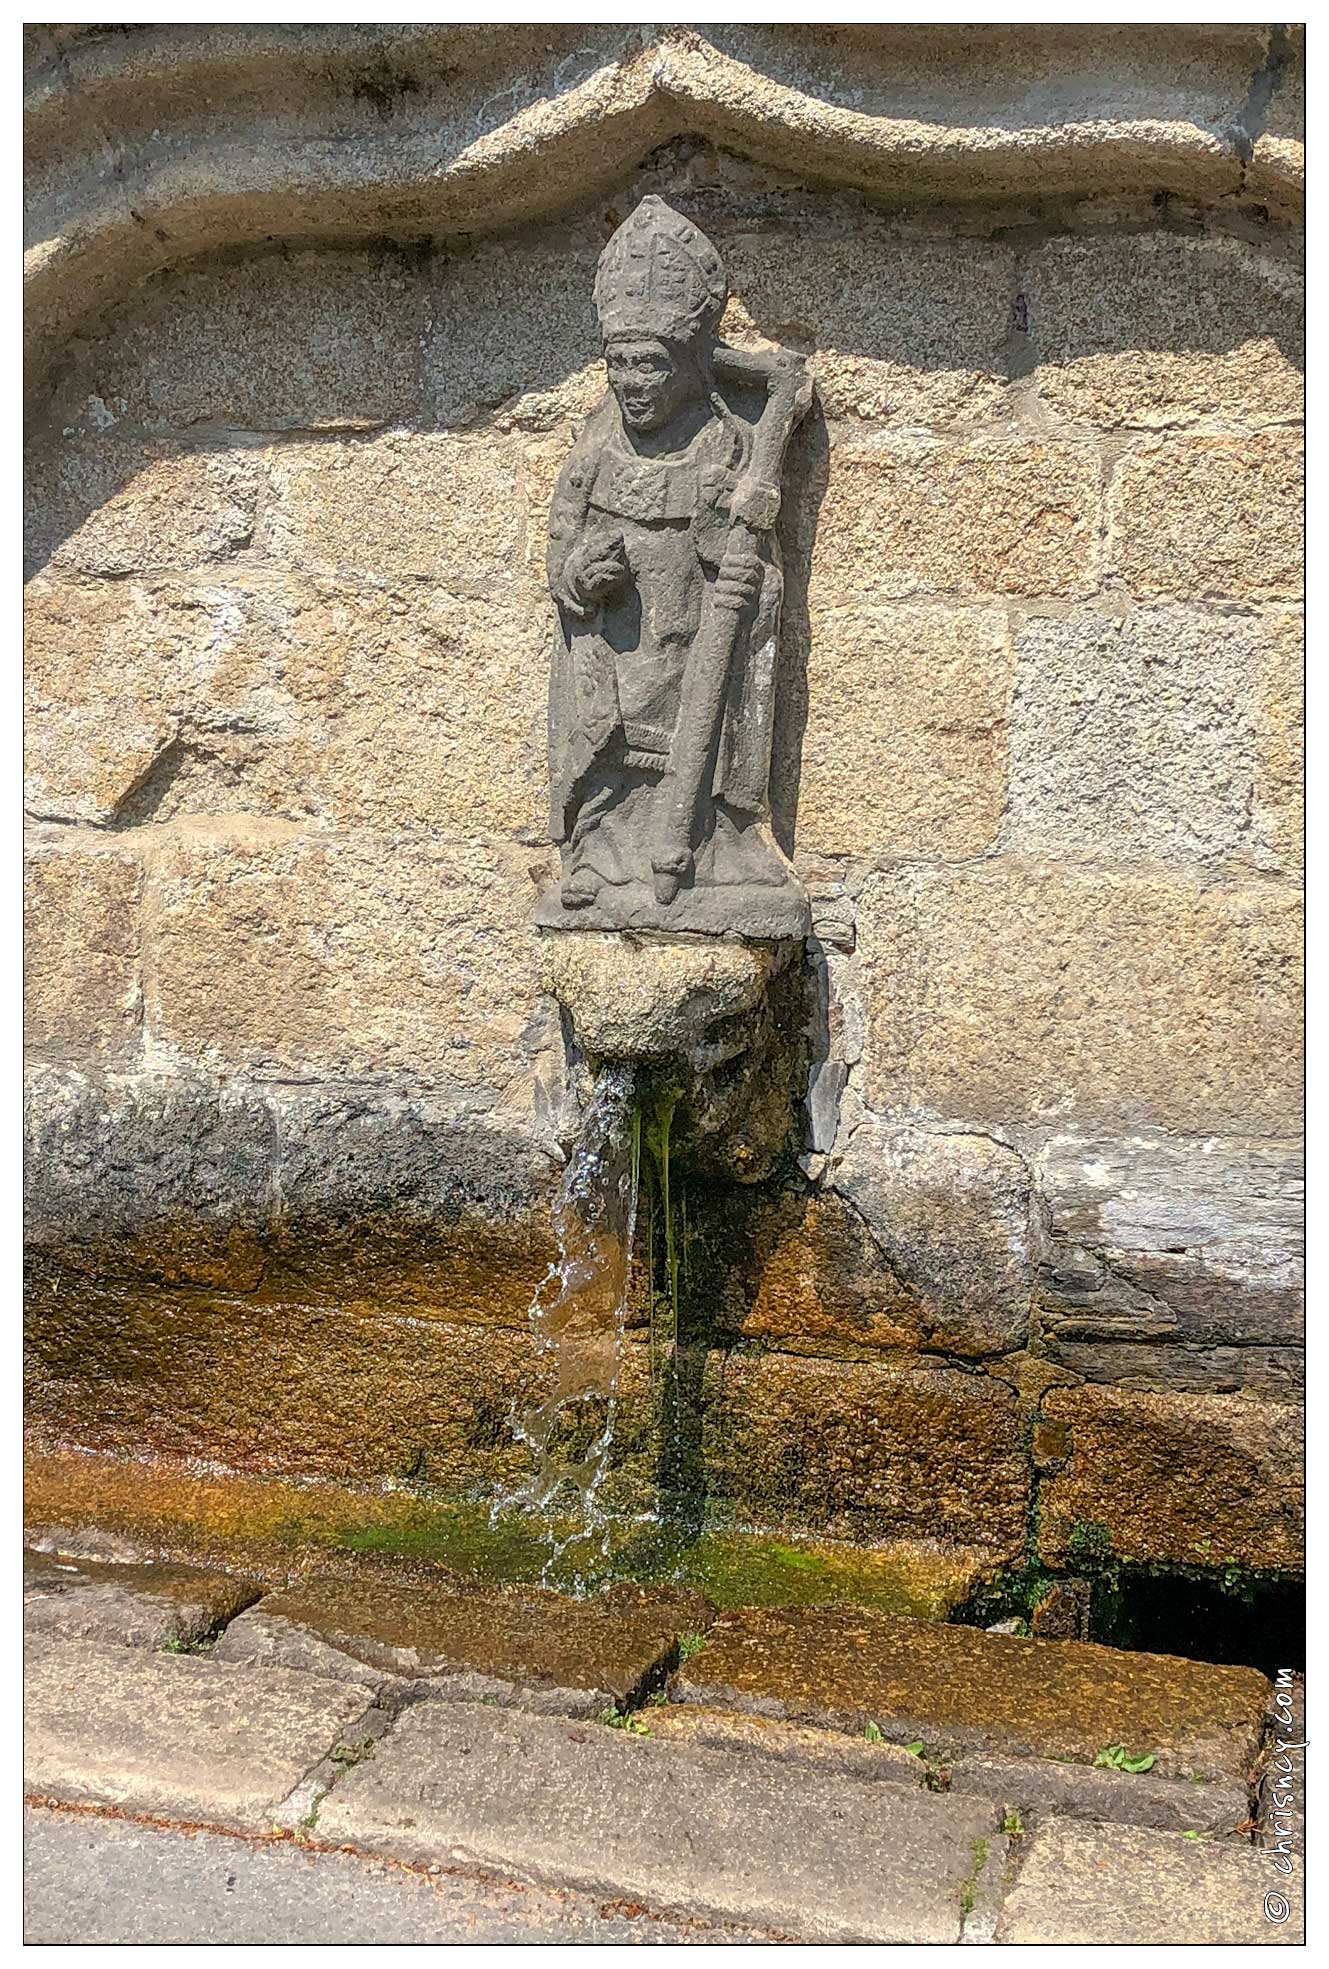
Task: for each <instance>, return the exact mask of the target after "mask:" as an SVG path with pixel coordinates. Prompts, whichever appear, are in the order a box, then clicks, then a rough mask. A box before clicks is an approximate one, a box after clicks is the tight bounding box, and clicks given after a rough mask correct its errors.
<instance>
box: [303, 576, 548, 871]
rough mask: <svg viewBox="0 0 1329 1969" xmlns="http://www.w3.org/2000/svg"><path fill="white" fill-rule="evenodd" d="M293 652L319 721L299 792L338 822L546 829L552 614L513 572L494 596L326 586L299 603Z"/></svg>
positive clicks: (314, 720) (470, 832)
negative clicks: (522, 593) (508, 585)
mask: <svg viewBox="0 0 1329 1969" xmlns="http://www.w3.org/2000/svg"><path fill="white" fill-rule="evenodd" d="M397 571H399V570H396V569H392V568H390V569H389V571H388V577H387V578H388V579H389V580H390V581H393V580H395V574H396V572H397ZM449 578H451V577H449ZM284 659H285V663H284V668H285V677H286V681H287V684H288V687H289V688H290V690H291V691H292V693H293V695H294V696H295V697H296V699H297V701H298V703H299V705H300V709H301V713H302V716H303V717H305V718H306V719H307V720H308V721H309V724H310V725H311V727H312V729H310V731H309V733H308V737H307V740H306V744H305V746H304V748H303V751H302V759H301V763H302V767H303V769H304V782H303V785H302V786H301V788H300V791H301V792H302V793H303V794H304V796H305V798H306V799H307V800H309V801H310V802H311V804H314V805H315V806H316V808H317V810H318V811H319V812H320V813H322V814H326V815H327V816H328V817H329V818H330V819H331V820H332V821H333V822H334V823H336V824H337V825H339V826H345V827H377V828H383V829H388V830H393V829H398V828H412V827H418V828H422V829H432V830H437V831H438V832H439V833H441V834H448V835H452V836H454V837H474V836H477V835H506V836H513V835H516V836H518V837H520V838H522V839H525V840H543V838H544V831H545V799H544V771H543V751H544V738H545V734H544V725H545V712H546V703H545V700H546V696H547V688H548V665H549V659H548V625H547V622H546V619H545V615H544V612H543V610H542V609H540V608H539V607H537V606H535V605H533V603H532V602H530V601H529V600H527V599H526V598H524V597H519V596H515V595H509V594H508V593H507V591H506V589H505V587H504V586H503V584H502V583H496V585H495V588H494V591H493V592H491V593H490V594H489V595H488V596H487V597H485V598H484V599H483V600H481V599H476V598H474V597H466V596H458V595H453V594H442V593H439V592H437V591H436V590H433V589H427V590H425V591H424V592H421V591H420V590H419V589H418V588H417V589H416V590H414V591H412V590H411V589H410V587H409V586H406V587H402V586H393V587H392V588H390V589H389V590H388V591H387V592H383V593H376V592H375V591H373V590H372V589H366V588H363V587H361V588H358V589H356V588H349V587H345V586H342V585H337V584H324V585H323V586H322V587H321V589H320V591H319V592H318V594H317V595H316V596H314V597H305V598H302V600H301V604H300V606H299V608H298V609H297V610H292V612H291V625H290V631H289V639H288V645H287V648H286V649H285V651H284ZM306 760H307V765H306V764H305V761H306Z"/></svg>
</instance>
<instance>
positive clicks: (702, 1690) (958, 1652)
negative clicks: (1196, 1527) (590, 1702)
mask: <svg viewBox="0 0 1329 1969" xmlns="http://www.w3.org/2000/svg"><path fill="white" fill-rule="evenodd" d="M1268 1689H1269V1684H1268V1682H1267V1681H1266V1680H1265V1677H1264V1676H1263V1675H1260V1674H1258V1673H1257V1672H1256V1671H1255V1670H1254V1669H1252V1668H1228V1667H1217V1666H1214V1665H1212V1664H1210V1663H1208V1662H1192V1661H1181V1660H1177V1659H1175V1658H1173V1657H1171V1656H1167V1655H1149V1654H1128V1653H1124V1652H1122V1651H1121V1650H1119V1649H1116V1648H1104V1647H1098V1646H1095V1645H1094V1644H1092V1643H1089V1642H1077V1641H1037V1640H1030V1639H1024V1638H1022V1637H1019V1636H1015V1635H1005V1634H1001V1635H997V1634H986V1633H983V1632H981V1631H979V1630H978V1629H976V1628H970V1627H950V1626H940V1625H937V1624H936V1623H933V1622H928V1621H920V1620H910V1619H908V1618H906V1617H904V1616H897V1615H892V1614H877V1613H869V1612H867V1611H864V1610H856V1609H851V1608H844V1607H818V1608H815V1609H814V1608H801V1609H797V1610H791V1609H787V1608H749V1609H745V1610H740V1611H738V1612H736V1613H729V1614H722V1615H721V1616H720V1617H719V1619H718V1620H717V1621H716V1622H715V1624H714V1625H713V1626H712V1627H711V1629H710V1630H709V1632H708V1634H707V1637H706V1644H705V1646H704V1647H703V1648H702V1649H701V1650H700V1651H699V1652H698V1653H697V1654H695V1655H693V1656H692V1657H691V1658H690V1659H689V1660H688V1661H687V1662H686V1663H685V1664H684V1666H683V1668H682V1669H681V1670H680V1673H679V1675H678V1677H677V1679H676V1681H675V1683H674V1694H675V1696H676V1698H677V1699H678V1700H681V1701H684V1702H698V1703H703V1704H705V1705H707V1706H708V1707H722V1708H723V1707H728V1708H732V1709H746V1710H750V1711H752V1712H753V1713H755V1714H757V1715H766V1716H776V1717H781V1718H785V1719H787V1720H789V1721H793V1722H803V1723H811V1724H814V1725H817V1726H821V1727H828V1728H832V1729H835V1728H839V1729H845V1730H851V1731H853V1732H854V1734H855V1735H859V1734H861V1733H862V1731H863V1729H864V1727H865V1725H866V1724H867V1723H868V1722H869V1721H871V1722H875V1723H876V1725H877V1726H878V1728H879V1729H880V1730H881V1732H882V1734H883V1735H884V1736H885V1737H886V1738H887V1739H888V1740H890V1741H892V1742H895V1743H912V1742H914V1741H917V1740H922V1741H923V1742H924V1743H925V1744H926V1746H927V1749H928V1752H929V1754H930V1755H933V1756H948V1755H951V1754H961V1753H963V1752H965V1751H978V1750H984V1751H990V1752H995V1753H998V1754H1001V1755H1004V1756H1016V1757H1047V1758H1060V1757H1064V1758H1068V1759H1070V1760H1071V1761H1072V1762H1075V1763H1078V1764H1089V1765H1092V1763H1093V1760H1094V1758H1095V1756H1096V1755H1097V1753H1098V1752H1099V1751H1100V1750H1102V1749H1104V1748H1106V1746H1107V1745H1109V1744H1113V1743H1121V1744H1124V1745H1125V1746H1126V1748H1127V1750H1128V1751H1130V1752H1131V1753H1132V1754H1134V1755H1136V1756H1140V1755H1144V1754H1146V1753H1150V1752H1152V1753H1153V1754H1154V1756H1155V1757H1156V1758H1157V1764H1156V1766H1155V1769H1156V1771H1157V1773H1158V1775H1159V1776H1160V1777H1167V1776H1191V1775H1195V1776H1199V1777H1204V1778H1210V1779H1222V1778H1235V1779H1238V1780H1241V1779H1244V1778H1245V1777H1246V1776H1247V1775H1248V1773H1249V1771H1250V1768H1251V1765H1252V1764H1253V1762H1254V1759H1255V1755H1256V1751H1257V1749H1258V1746H1259V1742H1260V1737H1261V1733H1262V1731H1263V1727H1264V1707H1265V1703H1266V1700H1267V1697H1268Z"/></svg>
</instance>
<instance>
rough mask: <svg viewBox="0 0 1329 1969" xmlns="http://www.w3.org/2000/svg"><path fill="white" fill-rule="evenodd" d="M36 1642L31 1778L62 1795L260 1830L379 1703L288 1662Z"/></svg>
mask: <svg viewBox="0 0 1329 1969" xmlns="http://www.w3.org/2000/svg"><path fill="white" fill-rule="evenodd" d="M26 1653H27V1659H26V1662H25V1677H24V1726H25V1728H24V1787H25V1789H26V1791H27V1792H28V1793H29V1794H30V1795H31V1796H35V1797H37V1798H46V1799H55V1800H59V1801H61V1802H64V1803H85V1802H95V1803H98V1804H103V1805H119V1806H123V1807H125V1808H127V1809H128V1810H130V1811H135V1812H140V1813H144V1814H146V1815H150V1816H153V1817H166V1818H177V1819H184V1820H186V1821H191V1822H192V1821H200V1820H201V1821H204V1822H211V1823H214V1824H220V1825H237V1826H245V1827H250V1828H255V1829H263V1828H266V1827H268V1826H270V1825H271V1824H272V1822H273V1818H274V1814H275V1813H276V1810H277V1807H278V1806H279V1805H280V1803H281V1801H282V1799H283V1798H285V1797H286V1796H287V1795H288V1794H289V1793H290V1792H291V1791H293V1790H294V1789H295V1787H296V1785H298V1784H299V1782H300V1780H301V1779H302V1778H303V1777H304V1775H305V1773H306V1772H307V1771H309V1770H310V1769H312V1768H313V1766H314V1765H315V1764H317V1763H319V1762H320V1761H321V1759H322V1758H323V1757H324V1756H325V1755H326V1754H327V1753H328V1752H329V1751H331V1750H333V1749H334V1748H336V1746H337V1745H338V1744H339V1743H340V1742H341V1741H342V1740H343V1737H344V1736H345V1735H346V1733H350V1734H351V1737H352V1739H354V1735H355V1731H356V1726H357V1724H358V1722H359V1720H360V1719H361V1718H362V1717H363V1716H364V1714H365V1712H366V1710H367V1708H368V1707H369V1697H368V1693H367V1692H366V1691H365V1690H363V1689H355V1688H348V1687H347V1686H346V1685H345V1684H344V1683H340V1682H334V1681H330V1680H327V1679H325V1678H322V1677H315V1676H306V1675H296V1674H292V1673H291V1672H290V1671H289V1670H287V1669H281V1668H263V1669H259V1668H251V1667H248V1666H246V1665H244V1664H242V1663H236V1662H221V1661H213V1660H209V1659H204V1658H202V1657H199V1656H197V1655H172V1654H151V1653H149V1652H147V1651H146V1650H144V1649H142V1648H127V1647H121V1646H117V1645H116V1644H114V1643H111V1642H100V1641H84V1642H81V1643H79V1644H78V1645H76V1646H62V1645H60V1644H59V1643H57V1642H54V1641H52V1640H50V1639H48V1638H42V1639H39V1640H37V1641H34V1642H33V1643H31V1644H30V1645H29V1647H28V1649H27V1651H26Z"/></svg>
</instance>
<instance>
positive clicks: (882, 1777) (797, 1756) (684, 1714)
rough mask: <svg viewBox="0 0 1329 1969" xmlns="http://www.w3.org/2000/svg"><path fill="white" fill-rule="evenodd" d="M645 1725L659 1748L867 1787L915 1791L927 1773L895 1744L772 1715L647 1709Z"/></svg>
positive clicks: (682, 1707)
mask: <svg viewBox="0 0 1329 1969" xmlns="http://www.w3.org/2000/svg"><path fill="white" fill-rule="evenodd" d="M646 1722H647V1727H648V1728H649V1730H650V1732H651V1735H652V1736H653V1737H657V1738H659V1739H660V1740H661V1741H662V1742H664V1743H677V1744H685V1745H687V1744H691V1745H696V1746H697V1747H698V1748H700V1749H702V1750H728V1751H732V1752H734V1753H735V1755H738V1756H749V1757H762V1758H766V1759H769V1760H770V1761H772V1762H774V1763H778V1764H803V1765H806V1766H808V1767H810V1768H811V1769H813V1770H816V1771H823V1772H825V1773H826V1774H827V1775H831V1774H834V1773H836V1772H838V1773H840V1775H842V1776H843V1777H848V1778H856V1779H858V1780H860V1781H862V1782H866V1783H869V1784H873V1783H882V1782H884V1783H887V1784H907V1785H914V1786H919V1785H921V1784H922V1783H923V1781H924V1779H925V1778H926V1777H927V1774H928V1769H927V1765H926V1764H925V1763H924V1762H923V1760H922V1758H921V1757H916V1756H915V1755H914V1754H913V1753H912V1752H911V1751H909V1750H906V1749H904V1748H903V1746H902V1745H900V1744H896V1743H869V1742H867V1740H866V1739H865V1738H856V1737H851V1736H846V1735H845V1734H844V1732H843V1731H840V1730H810V1729H807V1728H805V1727H804V1726H803V1725H802V1724H799V1723H785V1722H781V1721H780V1719H779V1718H778V1717H774V1716H750V1715H747V1714H745V1713H744V1712H743V1711H741V1710H732V1709H706V1708H704V1707H703V1706H702V1705H701V1704H699V1703H691V1702H686V1703H669V1704H668V1705H667V1706H665V1707H664V1708H660V1709H653V1710H652V1711H651V1713H650V1714H649V1716H648V1717H647V1718H646ZM977 1788H978V1787H975V1789H977ZM990 1795H992V1796H995V1793H994V1794H990Z"/></svg>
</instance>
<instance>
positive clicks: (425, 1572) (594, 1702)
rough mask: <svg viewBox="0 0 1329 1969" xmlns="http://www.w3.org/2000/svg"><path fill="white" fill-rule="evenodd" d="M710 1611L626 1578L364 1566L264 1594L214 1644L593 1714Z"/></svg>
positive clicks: (320, 1670) (655, 1673)
mask: <svg viewBox="0 0 1329 1969" xmlns="http://www.w3.org/2000/svg"><path fill="white" fill-rule="evenodd" d="M708 1619H709V1610H708V1609H707V1608H706V1605H705V1602H704V1601H702V1599H701V1597H700V1595H697V1594H689V1593H671V1592H669V1591H667V1590H664V1591H660V1592H652V1591H650V1590H648V1589H645V1588H641V1587H631V1586H627V1587H617V1588H614V1589H613V1590H611V1591H610V1592H608V1593H605V1594H601V1595H600V1596H599V1597H598V1598H597V1599H595V1600H584V1601H583V1600H570V1599H567V1598H564V1597H563V1596H562V1595H560V1594H557V1593H549V1592H544V1591H542V1590H541V1589H540V1588H538V1587H486V1586H471V1585H468V1584H466V1583H464V1582H461V1581H458V1580H457V1579H455V1578H454V1577H452V1576H451V1575H448V1574H443V1573H440V1572H438V1571H436V1570H435V1569H433V1568H429V1567H419V1568H415V1569H413V1570H410V1571H406V1570H403V1569H400V1568H387V1567H364V1568H362V1569H360V1570H358V1571H350V1572H347V1573H344V1574H332V1573H329V1574H324V1575H319V1576H316V1577H310V1578H306V1579H303V1580H300V1581H298V1582H297V1583H296V1584H295V1585H294V1586H291V1587H289V1588H287V1589H285V1590H283V1591H281V1592H277V1593H270V1594H268V1595H267V1596H266V1597H265V1598H264V1599H262V1600H260V1601H259V1602H258V1604H257V1605H256V1606H254V1607H251V1608H250V1609H249V1611H248V1612H246V1613H243V1614H241V1616H240V1617H239V1619H237V1620H235V1621H233V1622H232V1623H231V1625H230V1626H229V1627H228V1628H227V1630H226V1632H225V1634H223V1636H222V1637H221V1640H220V1641H219V1642H218V1645H217V1657H218V1659H219V1660H223V1661H246V1662H254V1663H257V1662H262V1663H266V1664H269V1665H274V1666H283V1667H287V1668H293V1669H300V1670H302V1671H304V1672H306V1673H313V1674H318V1675H331V1676H335V1677H338V1678H340V1679H343V1680H346V1681H351V1682H357V1683H363V1684H365V1685H366V1686H368V1687H370V1688H375V1689H380V1688H383V1687H385V1686H387V1685H388V1684H389V1683H390V1682H391V1681H394V1680H403V1679H404V1680H408V1681H419V1680H424V1681H427V1682H429V1683H430V1684H431V1685H433V1686H434V1687H436V1688H437V1689H438V1690H440V1691H442V1692H446V1693H448V1694H450V1695H453V1696H457V1697H461V1698H467V1699H472V1700H476V1699H481V1698H484V1699H488V1700H491V1701H496V1702H501V1703H506V1702H520V1703H521V1704H523V1706H525V1707H527V1708H535V1709H545V1710H549V1711H552V1712H556V1713H559V1714H564V1715H579V1716H598V1715H599V1714H600V1713H601V1712H602V1711H604V1710H606V1709H611V1708H621V1707H623V1706H624V1705H626V1704H628V1703H631V1702H633V1701H636V1700H637V1699H639V1698H640V1697H641V1696H642V1695H644V1694H645V1693H646V1691H647V1690H648V1689H649V1688H650V1686H651V1684H652V1683H653V1682H662V1681H663V1679H664V1676H665V1674H666V1671H667V1670H668V1668H669V1667H670V1666H671V1665H672V1663H673V1661H674V1659H675V1658H676V1655H677V1652H678V1642H679V1635H680V1633H681V1632H687V1631H689V1630H690V1629H693V1628H695V1627H697V1626H698V1625H705V1623H706V1622H707V1620H708Z"/></svg>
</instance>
